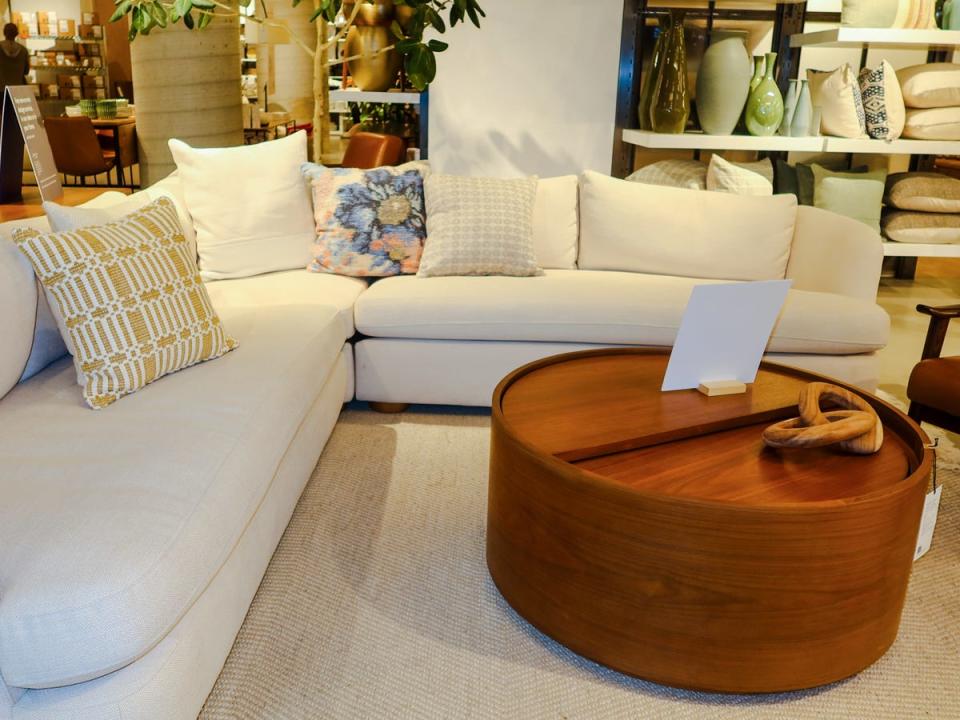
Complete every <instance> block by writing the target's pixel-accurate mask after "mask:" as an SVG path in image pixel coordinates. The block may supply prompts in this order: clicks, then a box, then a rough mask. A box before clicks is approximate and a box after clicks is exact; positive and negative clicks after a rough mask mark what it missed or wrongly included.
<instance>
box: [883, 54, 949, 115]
mask: <svg viewBox="0 0 960 720" xmlns="http://www.w3.org/2000/svg"><path fill="white" fill-rule="evenodd" d="M897 77H898V78H899V80H900V90H901V91H902V93H903V102H904V103H905V104H906V106H907V107H908V108H941V107H954V106H957V105H960V65H957V64H956V63H924V64H922V65H911V66H910V67H907V68H903V69H902V70H898V71H897Z"/></svg>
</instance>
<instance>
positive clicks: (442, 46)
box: [427, 40, 450, 53]
mask: <svg viewBox="0 0 960 720" xmlns="http://www.w3.org/2000/svg"><path fill="white" fill-rule="evenodd" d="M427 47H428V48H430V49H431V50H433V51H434V52H435V53H438V52H443V51H444V50H446V49H447V48H448V47H450V43H445V42H444V41H443V40H430V42H428V43H427Z"/></svg>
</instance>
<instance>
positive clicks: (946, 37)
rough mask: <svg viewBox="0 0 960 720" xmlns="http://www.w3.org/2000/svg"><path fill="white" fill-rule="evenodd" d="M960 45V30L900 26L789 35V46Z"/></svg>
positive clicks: (898, 46)
mask: <svg viewBox="0 0 960 720" xmlns="http://www.w3.org/2000/svg"><path fill="white" fill-rule="evenodd" d="M864 45H870V46H871V47H886V48H906V47H934V48H953V47H960V30H901V29H898V28H853V27H844V26H840V27H835V28H831V29H829V30H818V31H816V32H808V33H801V34H799V35H793V36H791V37H790V47H794V48H803V47H824V48H844V47H862V46H864Z"/></svg>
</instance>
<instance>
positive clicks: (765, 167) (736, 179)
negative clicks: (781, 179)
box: [707, 154, 773, 196]
mask: <svg viewBox="0 0 960 720" xmlns="http://www.w3.org/2000/svg"><path fill="white" fill-rule="evenodd" d="M707 190H710V191H712V192H725V193H732V194H734V195H755V196H764V195H773V163H772V162H770V160H769V159H764V160H760V161H758V162H752V163H734V162H730V161H729V160H725V159H724V158H722V157H720V156H719V155H717V154H714V155H713V157H711V158H710V167H709V168H708V169H707Z"/></svg>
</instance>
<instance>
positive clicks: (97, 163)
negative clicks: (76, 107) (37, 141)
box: [43, 117, 121, 185]
mask: <svg viewBox="0 0 960 720" xmlns="http://www.w3.org/2000/svg"><path fill="white" fill-rule="evenodd" d="M43 127H44V128H45V129H46V131H47V137H48V138H49V139H50V148H51V150H53V161H54V162H55V163H56V164H57V170H59V171H60V172H62V173H63V174H64V175H74V176H76V177H78V178H80V184H81V185H86V184H87V178H88V177H90V176H92V175H100V174H103V173H106V175H107V182H108V183H109V181H110V171H111V170H113V169H116V170H117V182H118V184H121V183H120V170H119V166H118V162H117V154H116V152H115V151H113V150H109V149H105V148H103V147H101V145H100V141H99V139H98V138H97V131H96V130H95V129H94V127H93V123H92V122H90V118H88V117H48V118H44V120H43Z"/></svg>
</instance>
